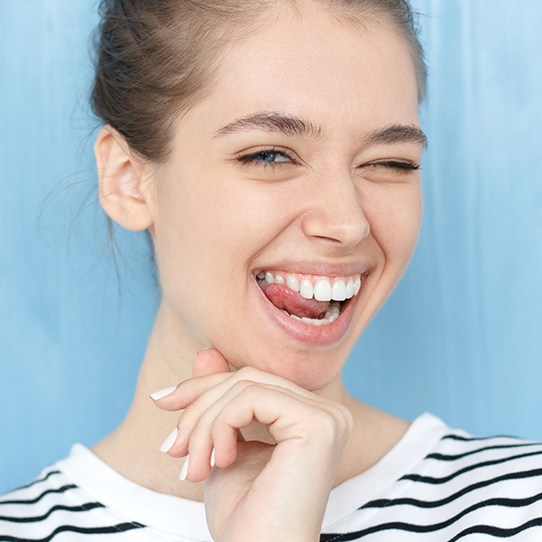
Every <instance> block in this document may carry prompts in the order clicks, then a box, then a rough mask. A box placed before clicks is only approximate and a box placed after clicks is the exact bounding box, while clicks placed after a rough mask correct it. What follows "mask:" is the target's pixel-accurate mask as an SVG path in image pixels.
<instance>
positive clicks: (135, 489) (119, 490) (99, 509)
mask: <svg viewBox="0 0 542 542" xmlns="http://www.w3.org/2000/svg"><path fill="white" fill-rule="evenodd" d="M61 533H64V538H62V536H59V540H69V541H70V542H72V541H75V540H79V539H81V538H83V539H85V540H87V539H88V537H89V536H92V540H96V539H101V538H100V536H103V538H104V540H108V541H109V542H114V541H117V540H118V541H119V542H153V541H156V542H158V541H160V542H168V541H175V542H194V541H202V540H210V539H211V538H210V534H209V531H208V529H207V523H206V521H205V510H204V507H203V504H202V503H197V502H194V501H189V500H187V499H180V498H178V497H174V496H172V495H165V494H161V493H157V492H155V491H152V490H151V489H148V488H145V487H143V486H140V485H138V484H136V483H134V482H132V481H130V480H128V479H126V478H124V477H123V476H122V475H121V474H119V473H118V472H116V471H115V470H113V469H112V468H111V467H110V466H109V465H107V464H106V463H104V462H103V461H102V460H101V459H100V458H99V457H98V456H96V455H95V454H94V453H93V452H92V451H91V450H89V449H88V448H86V447H85V446H82V445H81V444H75V445H74V446H73V447H72V450H71V453H70V455H69V457H67V458H65V459H63V460H61V461H58V462H57V463H55V464H54V465H51V466H50V467H47V468H46V469H44V470H43V471H42V472H41V473H40V475H39V476H38V478H36V479H35V480H34V481H32V482H31V483H29V484H27V485H25V486H23V487H20V488H17V489H15V490H13V491H12V492H10V493H8V494H6V495H3V496H0V541H3V540H10V541H12V542H19V541H21V542H22V541H24V542H32V541H36V542H37V541H44V540H51V539H53V540H56V537H57V536H58V535H61Z"/></svg>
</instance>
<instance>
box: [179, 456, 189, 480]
mask: <svg viewBox="0 0 542 542" xmlns="http://www.w3.org/2000/svg"><path fill="white" fill-rule="evenodd" d="M189 461H190V456H189V455H187V456H186V459H185V460H184V463H183V467H182V469H181V473H180V474H179V480H181V481H184V480H186V477H187V476H188V462H189Z"/></svg>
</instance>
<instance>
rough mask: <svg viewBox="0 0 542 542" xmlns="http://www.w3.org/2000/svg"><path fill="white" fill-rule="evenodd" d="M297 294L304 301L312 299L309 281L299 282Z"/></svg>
mask: <svg viewBox="0 0 542 542" xmlns="http://www.w3.org/2000/svg"><path fill="white" fill-rule="evenodd" d="M299 293H300V294H301V297H304V298H305V299H312V296H313V294H314V288H313V287H312V283H311V281H310V280H308V279H303V280H302V281H301V286H300V290H299Z"/></svg>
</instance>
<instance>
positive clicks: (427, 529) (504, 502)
mask: <svg viewBox="0 0 542 542" xmlns="http://www.w3.org/2000/svg"><path fill="white" fill-rule="evenodd" d="M540 500H542V493H539V494H538V495H534V496H532V497H527V498H525V499H489V500H487V501H482V502H479V503H476V504H473V505H472V506H469V507H468V508H465V510H462V511H461V512H459V514H456V515H455V516H453V517H451V518H450V519H447V520H445V521H441V522H439V523H433V524H432V525H415V524H413V523H404V522H401V521H393V522H388V523H381V524H380V525H374V526H373V527H369V528H367V529H363V530H361V531H355V532H351V533H344V534H340V535H338V534H336V535H332V534H326V535H325V536H326V537H327V538H324V539H322V537H320V541H321V542H323V541H327V542H330V541H331V540H333V541H336V542H342V541H347V540H358V539H360V538H363V537H364V536H368V535H370V534H374V533H377V532H380V531H389V530H398V531H406V532H410V533H432V532H435V531H440V530H442V529H445V528H446V527H449V526H450V525H453V524H454V523H455V522H456V521H458V520H460V519H461V518H463V517H464V516H466V515H467V514H470V513H471V512H475V511H476V510H479V509H480V508H485V507H487V506H508V507H509V508H521V507H523V506H529V505H530V504H532V503H534V502H537V501H540ZM534 521H536V520H534ZM541 521H542V518H541ZM529 523H531V522H529ZM525 525H526V524H525ZM525 525H522V526H520V527H516V528H513V529H500V528H498V527H491V528H492V529H495V530H496V531H502V532H503V533H508V532H510V533H512V534H515V533H516V532H521V531H522V530H525V528H529V527H525ZM534 526H535V525H531V527H534ZM484 527H485V526H481V525H475V526H472V527H469V528H468V529H465V530H464V531H461V533H459V534H458V535H456V537H455V538H453V539H452V540H458V538H462V537H463V536H467V534H470V532H469V533H467V532H466V531H471V532H479V531H478V529H483V528H484ZM512 534H505V535H503V536H502V537H501V538H504V536H512ZM333 536H336V538H332V537H333ZM450 542H451V541H450Z"/></svg>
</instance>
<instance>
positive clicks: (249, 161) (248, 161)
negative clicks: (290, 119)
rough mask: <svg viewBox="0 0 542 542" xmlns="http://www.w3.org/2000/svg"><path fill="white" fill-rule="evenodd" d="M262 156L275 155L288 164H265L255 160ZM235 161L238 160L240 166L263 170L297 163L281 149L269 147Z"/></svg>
mask: <svg viewBox="0 0 542 542" xmlns="http://www.w3.org/2000/svg"><path fill="white" fill-rule="evenodd" d="M262 154H276V155H277V156H282V157H284V158H287V159H288V160H289V162H266V161H263V160H257V157H258V156H261V155H262ZM237 160H239V162H241V164H243V165H253V166H256V167H261V168H264V169H266V168H269V167H271V168H276V167H281V166H285V165H289V163H294V164H295V163H297V162H296V160H295V158H294V157H293V156H291V155H290V154H289V153H287V152H286V151H284V150H281V149H276V148H275V147H271V148H269V149H261V150H259V151H257V152H253V153H250V154H245V155H243V156H239V157H238V158H237Z"/></svg>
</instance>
